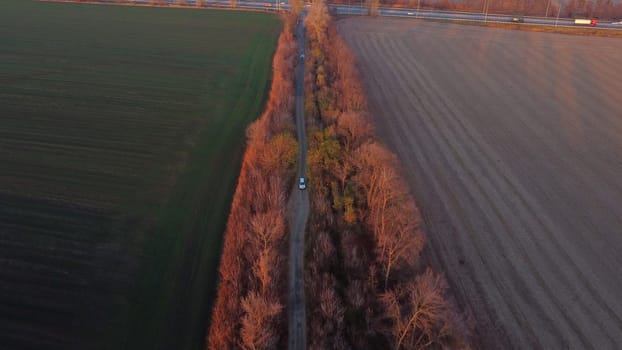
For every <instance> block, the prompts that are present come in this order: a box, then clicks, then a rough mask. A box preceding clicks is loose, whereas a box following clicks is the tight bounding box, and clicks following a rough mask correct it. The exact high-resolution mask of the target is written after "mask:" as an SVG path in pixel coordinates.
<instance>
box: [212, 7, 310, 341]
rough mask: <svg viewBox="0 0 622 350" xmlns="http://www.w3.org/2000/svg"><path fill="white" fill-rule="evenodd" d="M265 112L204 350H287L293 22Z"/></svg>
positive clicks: (252, 132)
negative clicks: (277, 349)
mask: <svg viewBox="0 0 622 350" xmlns="http://www.w3.org/2000/svg"><path fill="white" fill-rule="evenodd" d="M284 18H285V24H284V29H283V32H282V33H281V35H280V37H279V40H278V44H277V49H276V52H275V55H274V60H273V80H272V86H271V89H270V96H269V99H268V104H267V107H266V110H265V112H264V114H263V115H262V116H261V117H260V118H259V119H258V120H257V121H255V122H254V123H253V124H252V125H251V126H250V127H249V128H248V130H247V147H246V152H245V154H244V158H243V162H242V168H241V171H240V176H239V179H238V185H237V188H236V191H235V194H234V198H233V203H232V207H231V211H230V214H229V219H228V222H227V228H226V232H225V237H224V245H223V253H222V257H221V262H220V270H219V277H220V279H219V287H218V295H217V299H216V303H215V306H214V309H213V312H212V320H211V327H210V329H209V332H208V337H207V346H208V348H209V349H218V350H226V349H249V350H259V349H276V348H284V347H286V334H287V333H286V331H287V323H286V322H287V317H286V315H287V314H286V312H285V307H286V303H287V285H286V284H287V282H286V281H287V267H286V263H287V261H286V260H287V252H288V250H287V244H288V234H287V233H288V229H287V216H286V208H287V202H288V196H289V193H290V192H291V188H292V186H293V182H294V177H295V169H296V167H295V165H296V164H297V157H298V142H297V141H296V138H295V136H294V135H295V133H294V132H295V129H294V118H293V113H294V77H295V74H294V65H295V62H296V56H297V46H296V41H295V40H294V34H293V30H294V26H295V18H294V17H293V16H286V17H284Z"/></svg>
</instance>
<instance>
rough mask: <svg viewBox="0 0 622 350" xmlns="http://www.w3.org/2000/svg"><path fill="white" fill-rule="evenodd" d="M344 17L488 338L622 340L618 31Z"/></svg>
mask: <svg viewBox="0 0 622 350" xmlns="http://www.w3.org/2000/svg"><path fill="white" fill-rule="evenodd" d="M339 29H340V32H341V33H342V34H343V35H344V37H345V39H346V41H347V43H348V44H349V45H350V46H351V47H352V48H353V49H354V51H355V53H356V55H357V58H358V61H359V63H360V68H361V71H362V75H363V78H364V80H365V83H366V89H367V91H368V95H369V97H370V102H371V105H372V106H371V107H372V111H373V113H374V117H375V120H376V125H377V128H378V132H379V134H380V135H381V136H382V138H383V139H384V140H385V142H386V143H387V144H389V145H390V146H391V147H392V148H393V150H394V151H396V153H397V154H398V155H399V157H400V159H401V160H402V163H403V167H404V169H405V172H406V173H407V175H408V178H409V179H410V184H411V187H412V190H413V191H414V193H415V195H416V197H417V199H418V201H419V205H420V207H421V209H422V212H423V215H424V218H425V226H426V230H427V232H428V234H429V242H430V244H429V245H428V247H427V248H428V251H427V254H428V256H429V258H430V259H431V260H432V261H434V262H435V263H436V265H437V266H438V267H439V268H442V269H445V271H446V272H447V274H448V277H449V280H450V282H451V285H452V287H453V289H454V292H455V293H456V295H457V298H458V300H459V302H460V303H461V304H462V305H463V306H464V307H466V308H467V309H469V310H470V311H471V312H473V314H474V315H475V318H476V320H477V321H478V335H480V341H481V346H482V347H485V348H489V349H503V348H510V347H511V348H522V349H536V348H541V349H565V348H577V349H619V348H621V347H622V302H621V298H622V254H621V252H622V205H621V204H620V203H621V201H622V69H620V62H622V50H621V49H620V48H622V41H621V40H619V39H608V38H594V37H579V36H569V35H556V34H545V33H529V32H515V31H511V30H499V29H488V28H480V27H471V26H460V25H452V24H442V23H431V22H416V21H408V20H388V19H346V20H342V21H340V23H339Z"/></svg>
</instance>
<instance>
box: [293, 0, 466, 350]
mask: <svg viewBox="0 0 622 350" xmlns="http://www.w3.org/2000/svg"><path fill="white" fill-rule="evenodd" d="M306 26H307V31H308V39H309V40H308V45H309V47H308V50H307V52H308V54H307V56H306V58H305V59H306V64H307V67H309V69H308V70H307V72H306V77H305V116H306V118H307V130H308V134H309V135H308V137H309V152H308V160H307V165H308V170H309V179H310V180H309V186H310V187H309V189H310V195H311V213H310V220H309V224H308V233H307V242H306V257H305V293H306V298H307V299H306V307H307V340H308V344H307V345H308V348H309V349H312V350H313V349H318V350H319V349H417V348H425V347H432V348H442V347H450V348H468V347H469V342H468V339H469V334H470V328H471V327H470V326H469V325H468V324H469V322H467V321H466V320H465V317H463V315H462V314H461V313H460V312H459V311H458V310H457V308H456V307H455V306H454V304H452V303H451V302H449V301H448V299H447V293H448V291H447V283H446V281H445V279H444V278H443V277H442V276H441V275H439V274H436V273H434V272H432V271H431V270H430V269H429V268H426V267H425V266H423V264H422V262H421V261H420V259H419V255H420V253H421V251H422V249H423V246H424V242H425V235H424V232H423V231H422V229H421V227H420V224H421V218H420V215H419V212H418V210H417V207H416V205H415V202H414V199H413V197H412V196H411V195H410V193H409V191H408V190H407V189H408V186H407V184H406V182H405V180H404V178H403V176H402V174H401V172H400V170H399V167H398V162H397V159H396V157H395V155H393V154H392V153H391V152H390V151H388V150H387V148H386V147H385V146H383V145H382V144H380V143H379V142H378V141H377V139H376V137H375V136H374V130H373V125H372V122H371V118H370V115H369V113H368V109H367V100H366V96H365V93H364V90H363V88H362V84H361V81H360V79H359V77H358V74H357V71H356V68H355V60H354V57H353V54H352V53H351V51H350V50H349V48H347V46H346V45H345V43H344V42H343V41H342V39H341V38H340V37H339V35H338V33H337V31H336V29H335V26H334V25H333V23H332V19H331V16H330V14H329V11H328V8H327V6H326V4H325V3H324V2H323V1H321V0H320V1H316V2H314V3H313V5H312V6H311V8H310V9H309V11H308V15H307V17H306Z"/></svg>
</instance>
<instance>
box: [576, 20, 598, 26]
mask: <svg viewBox="0 0 622 350" xmlns="http://www.w3.org/2000/svg"><path fill="white" fill-rule="evenodd" d="M574 24H575V25H577V26H592V27H596V20H595V19H580V18H577V19H575V20H574Z"/></svg>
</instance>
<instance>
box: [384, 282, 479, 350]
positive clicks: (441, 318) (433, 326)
mask: <svg viewBox="0 0 622 350" xmlns="http://www.w3.org/2000/svg"><path fill="white" fill-rule="evenodd" d="M446 289H447V283H446V281H445V279H444V278H442V277H441V276H438V275H434V274H433V273H432V271H431V270H427V271H426V272H425V273H423V274H422V275H419V276H417V277H416V278H415V281H414V282H408V283H405V284H403V285H401V286H400V287H399V288H398V289H395V290H391V291H388V292H386V293H384V294H383V295H382V296H381V298H380V300H381V303H382V305H383V306H384V308H385V314H384V317H385V318H386V320H388V321H389V325H388V327H387V328H386V330H385V332H387V335H389V337H388V338H389V339H390V340H391V343H392V345H393V348H394V349H396V350H399V349H423V348H427V347H431V346H432V345H436V346H438V347H439V348H442V347H450V348H465V347H468V346H467V345H466V343H465V342H464V339H462V338H461V337H460V335H461V334H459V332H458V331H457V329H456V325H455V324H453V323H452V321H453V320H455V319H456V318H455V317H454V315H455V314H456V312H455V310H454V309H453V307H452V306H451V305H450V304H449V303H448V302H447V301H446V300H445V298H444V293H445V290H446ZM451 314H454V315H451Z"/></svg>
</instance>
